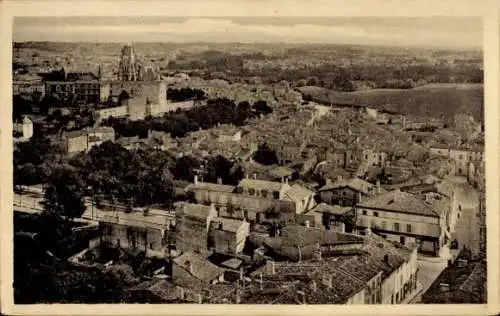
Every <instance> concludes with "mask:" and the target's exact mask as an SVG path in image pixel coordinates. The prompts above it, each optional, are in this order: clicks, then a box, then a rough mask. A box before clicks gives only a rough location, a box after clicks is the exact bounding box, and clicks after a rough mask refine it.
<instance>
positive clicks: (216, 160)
mask: <svg viewBox="0 0 500 316" xmlns="http://www.w3.org/2000/svg"><path fill="white" fill-rule="evenodd" d="M232 167H233V163H232V162H231V161H229V160H228V159H227V158H225V157H223V156H221V155H218V156H216V157H212V158H210V159H209V160H208V163H207V171H206V174H205V177H206V180H207V181H208V182H216V181H217V180H218V179H221V180H222V182H223V183H227V182H229V181H230V180H231V168H232Z"/></svg>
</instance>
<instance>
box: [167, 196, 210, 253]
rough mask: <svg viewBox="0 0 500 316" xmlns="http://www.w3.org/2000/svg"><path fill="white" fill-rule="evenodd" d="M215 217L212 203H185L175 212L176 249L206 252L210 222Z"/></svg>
mask: <svg viewBox="0 0 500 316" xmlns="http://www.w3.org/2000/svg"><path fill="white" fill-rule="evenodd" d="M216 217H217V211H216V210H215V206H214V205H209V206H206V205H201V204H191V203H185V204H184V205H183V206H182V207H181V208H180V209H178V210H177V212H176V214H175V222H176V225H175V245H176V249H177V250H180V251H182V252H185V251H194V252H200V253H204V252H207V251H208V236H209V229H210V222H211V221H212V219H214V218H216Z"/></svg>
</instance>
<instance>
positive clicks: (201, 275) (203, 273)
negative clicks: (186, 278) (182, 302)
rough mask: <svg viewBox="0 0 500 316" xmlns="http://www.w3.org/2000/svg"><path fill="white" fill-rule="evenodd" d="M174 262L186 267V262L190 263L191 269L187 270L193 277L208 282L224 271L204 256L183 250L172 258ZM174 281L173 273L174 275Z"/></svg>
mask: <svg viewBox="0 0 500 316" xmlns="http://www.w3.org/2000/svg"><path fill="white" fill-rule="evenodd" d="M174 263H175V264H177V265H178V266H180V267H182V268H183V269H186V266H187V264H188V263H189V264H190V265H191V271H188V272H189V273H191V275H193V276H194V277H195V278H197V279H199V280H201V281H203V282H205V283H209V282H210V281H212V280H214V279H216V278H217V277H218V276H220V275H221V274H223V273H224V269H222V268H219V267H218V266H216V265H215V264H213V263H211V262H210V261H208V260H207V259H206V258H205V257H203V256H201V255H199V254H197V253H194V252H190V251H188V252H185V253H183V254H182V255H180V256H179V257H177V258H175V259H174ZM174 282H175V275H174Z"/></svg>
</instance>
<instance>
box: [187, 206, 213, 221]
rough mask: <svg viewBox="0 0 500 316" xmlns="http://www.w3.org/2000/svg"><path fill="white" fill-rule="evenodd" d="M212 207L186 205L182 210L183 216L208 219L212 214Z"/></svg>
mask: <svg viewBox="0 0 500 316" xmlns="http://www.w3.org/2000/svg"><path fill="white" fill-rule="evenodd" d="M210 210H211V206H207V205H202V204H193V203H184V204H183V206H182V209H181V214H183V215H186V216H190V217H196V218H200V219H206V218H207V217H208V216H209V214H210Z"/></svg>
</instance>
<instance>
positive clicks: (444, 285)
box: [439, 283, 450, 292]
mask: <svg viewBox="0 0 500 316" xmlns="http://www.w3.org/2000/svg"><path fill="white" fill-rule="evenodd" d="M439 290H440V291H441V292H448V291H449V290H450V285H449V284H448V283H439Z"/></svg>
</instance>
